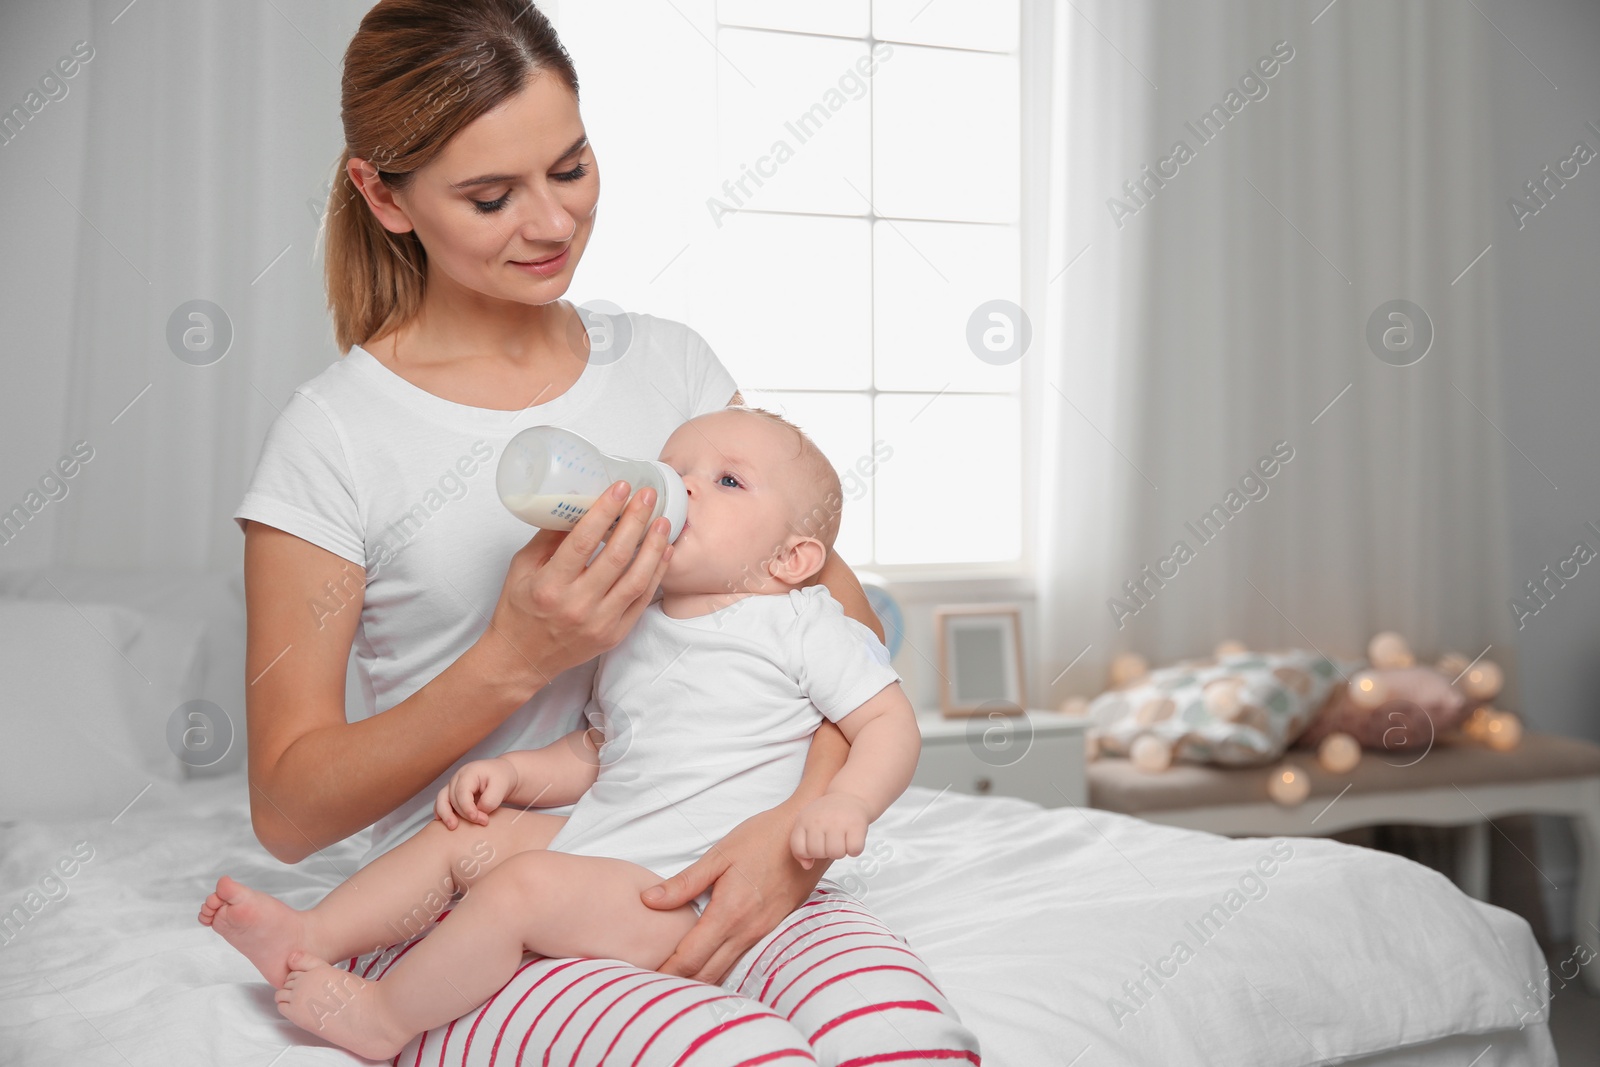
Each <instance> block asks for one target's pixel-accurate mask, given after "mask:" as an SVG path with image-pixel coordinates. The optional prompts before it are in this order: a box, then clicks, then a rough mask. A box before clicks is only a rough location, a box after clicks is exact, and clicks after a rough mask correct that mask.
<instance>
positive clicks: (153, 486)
mask: <svg viewBox="0 0 1600 1067" xmlns="http://www.w3.org/2000/svg"><path fill="white" fill-rule="evenodd" d="M118 9H121V12H120V14H119V13H118ZM359 14H360V13H359V12H357V11H355V10H354V9H353V8H345V9H340V10H334V9H332V8H326V9H322V8H319V7H315V6H312V5H304V4H302V5H294V4H285V5H281V6H280V7H275V6H274V5H271V4H213V3H205V2H202V0H169V2H163V3H159V4H150V3H138V4H134V5H131V6H128V7H126V8H125V9H123V8H122V5H120V4H112V5H103V4H97V5H95V7H94V8H93V10H92V17H90V18H89V19H88V20H87V21H89V22H90V29H89V40H90V42H91V44H92V45H93V47H94V48H95V58H94V59H93V61H92V62H91V63H90V64H89V65H88V66H87V68H86V70H85V71H84V74H85V75H86V76H87V77H88V78H90V79H92V83H91V84H90V85H89V86H86V89H87V90H88V91H86V92H84V94H83V99H82V100H81V101H74V100H72V99H70V98H69V99H68V100H67V101H65V103H79V104H81V105H82V106H84V107H86V108H87V112H88V113H87V118H86V124H87V125H86V130H85V137H84V139H83V141H82V144H81V146H79V151H80V152H81V155H80V156H79V157H78V158H77V159H71V158H58V159H54V160H51V161H49V162H50V166H51V168H52V169H57V170H66V169H68V168H75V169H76V170H77V175H76V176H75V181H76V187H77V189H78V190H79V192H78V195H77V197H76V202H75V203H74V204H73V207H74V209H75V210H76V212H77V214H76V215H74V216H72V217H73V219H74V221H76V222H77V223H78V225H76V227H75V240H76V241H77V245H78V250H79V254H78V256H77V264H78V266H77V270H76V276H75V279H74V282H73V285H74V298H73V304H72V306H73V309H74V314H73V316H72V319H71V321H70V322H68V323H67V324H65V330H66V332H67V333H68V336H69V339H68V340H67V342H66V349H67V368H66V373H67V385H66V415H65V422H66V426H67V433H68V439H69V440H78V439H83V440H87V441H88V442H90V444H91V445H92V446H93V447H94V449H95V458H94V459H93V461H92V463H91V465H90V467H89V468H88V469H87V470H86V472H85V475H84V476H83V477H82V478H81V479H80V481H81V482H82V484H81V486H79V487H77V488H76V490H75V491H76V492H78V493H80V494H81V495H80V496H79V498H78V499H77V500H76V501H74V502H72V503H73V506H71V507H64V508H62V510H61V514H60V517H59V519H58V526H57V534H56V539H55V540H56V544H55V559H54V562H55V563H57V564H60V565H66V566H84V567H115V568H140V569H169V568H170V569H177V570H201V569H212V570H228V569H234V568H237V566H238V559H239V553H240V551H241V545H242V539H241V538H240V536H239V532H238V530H237V528H236V527H235V526H234V524H233V522H232V521H231V520H230V519H229V518H228V516H229V515H231V514H232V512H233V507H234V505H236V504H237V503H238V501H239V498H240V497H241V496H242V495H243V488H244V483H245V480H246V479H247V478H248V476H249V473H250V470H251V469H252V468H253V466H254V462H255V457H256V451H257V449H258V447H259V445H260V442H261V439H262V436H263V434H264V433H265V430H266V426H267V424H268V423H269V422H270V421H271V420H272V418H273V417H274V416H275V414H276V406H277V405H281V404H282V403H283V401H284V400H285V399H286V398H287V396H288V395H289V391H290V390H291V389H292V388H293V387H294V385H295V384H297V383H298V382H300V381H302V380H304V379H305V378H308V377H310V376H311V375H313V374H315V373H316V372H317V371H318V370H320V369H321V368H322V367H324V366H326V365H327V363H328V361H329V360H330V359H331V358H332V356H333V355H334V350H333V347H332V343H331V331H330V329H329V327H328V323H327V317H326V314H325V312H324V311H323V298H322V286H321V260H320V257H319V256H318V255H317V254H316V253H317V249H316V240H317V230H318V226H319V217H318V212H320V210H321V205H320V201H323V200H325V196H326V194H325V191H324V190H325V186H324V184H323V183H324V182H326V181H327V178H328V176H329V173H328V172H330V171H331V168H332V164H333V161H334V160H335V158H336V157H337V153H338V148H339V145H340V143H341V138H340V132H339V126H338V109H337V106H336V104H334V105H330V101H334V102H336V101H337V100H338V92H339V88H338V86H339V72H338V68H337V65H336V64H337V60H338V52H336V51H334V52H330V51H329V50H328V48H327V47H326V46H323V47H322V48H321V49H320V50H319V48H318V47H317V46H316V45H314V44H312V41H338V40H343V39H347V37H348V34H349V32H350V29H353V25H354V22H353V20H354V19H357V18H359ZM290 18H293V20H294V21H293V22H291V21H289V20H290ZM342 22H349V23H350V28H347V29H345V30H344V36H343V37H341V36H340V35H339V32H338V25H337V24H339V23H342ZM307 116H315V117H316V118H315V120H314V121H308V120H307ZM197 300H203V301H207V302H209V304H211V305H214V308H215V309H220V310H212V309H208V308H195V307H192V306H191V302H192V301H197ZM191 311H193V312H194V313H197V314H201V315H203V316H204V318H202V319H196V318H191V317H190V315H191ZM174 324H175V325H176V337H177V340H176V342H174V341H173V340H171V339H170V338H169V331H171V330H172V329H173V326H174ZM190 331H193V332H190ZM186 332H187V333H188V342H187V347H186V346H185V342H184V340H183V337H184V334H185V333H186ZM230 335H231V336H230ZM174 343H176V346H177V347H176V349H175V348H174ZM178 350H182V351H183V352H185V353H186V355H187V357H188V358H187V361H186V360H185V359H184V358H180V357H179V356H178V355H177V354H176V352H177V351H178Z"/></svg>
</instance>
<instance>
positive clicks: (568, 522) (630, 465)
mask: <svg viewBox="0 0 1600 1067" xmlns="http://www.w3.org/2000/svg"><path fill="white" fill-rule="evenodd" d="M618 481H625V482H627V483H628V487H629V489H630V490H631V491H632V492H635V493H637V492H638V491H639V490H641V489H643V488H644V487H645V486H649V487H651V488H652V489H654V490H655V491H656V506H655V510H654V511H652V512H651V513H650V522H655V521H656V519H657V518H659V517H660V516H662V515H665V516H666V517H667V519H668V521H669V522H671V523H672V528H671V529H670V530H668V531H667V540H668V541H669V542H671V541H676V540H677V539H678V534H679V533H680V532H681V531H682V530H683V520H684V515H685V513H686V510H687V508H688V504H689V492H688V490H687V489H685V488H684V486H683V479H682V478H679V477H678V472H677V471H675V470H673V469H672V468H671V467H669V466H667V465H666V464H665V463H661V462H658V461H656V460H653V459H620V458H618V457H616V456H608V455H606V454H605V453H604V452H601V451H600V450H599V449H598V448H596V447H595V446H594V445H592V444H590V443H589V442H588V441H586V440H585V439H584V438H582V437H580V436H578V435H577V434H575V433H573V432H572V431H571V430H563V429H561V428H560V427H557V426H530V427H528V428H527V429H526V430H523V431H522V432H521V433H518V434H517V435H516V436H515V437H513V438H512V439H511V440H510V441H509V442H508V443H507V444H506V448H505V451H504V452H502V453H501V454H500V466H499V469H498V470H497V471H496V472H495V488H496V490H498V491H499V493H500V499H501V501H502V502H503V503H504V504H505V506H506V507H507V508H509V509H510V510H511V513H512V514H513V515H515V516H516V517H517V518H519V519H521V520H522V521H523V522H525V523H528V524H529V525H530V526H538V527H540V528H542V529H545V530H570V529H572V528H573V526H575V525H577V522H578V520H579V519H581V518H583V517H584V515H586V514H587V513H588V511H589V508H590V507H592V506H593V505H594V502H595V501H596V500H598V499H599V498H600V495H601V494H602V493H604V492H605V491H606V490H607V489H608V488H610V487H611V484H612V483H613V482H618Z"/></svg>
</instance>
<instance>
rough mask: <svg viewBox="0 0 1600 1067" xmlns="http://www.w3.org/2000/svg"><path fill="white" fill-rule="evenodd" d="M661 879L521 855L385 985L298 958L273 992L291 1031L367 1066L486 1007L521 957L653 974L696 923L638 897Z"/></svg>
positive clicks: (614, 867) (576, 860) (614, 865)
mask: <svg viewBox="0 0 1600 1067" xmlns="http://www.w3.org/2000/svg"><path fill="white" fill-rule="evenodd" d="M658 881H660V879H659V878H658V877H657V876H656V875H655V874H654V873H652V872H651V871H648V870H646V869H645V868H643V867H641V866H639V865H638V864H634V863H629V862H627V861H625V860H617V859H606V858H602V857H595V856H572V855H568V854H566V853H562V852H538V851H535V852H523V853H518V854H517V855H514V856H510V857H508V858H507V859H506V860H505V861H504V862H503V863H501V864H500V865H499V866H498V867H496V868H495V870H494V871H493V873H491V874H488V875H486V876H485V877H483V878H482V879H481V880H480V881H479V882H478V883H477V885H476V886H474V887H473V890H472V892H470V893H468V894H467V896H466V898H465V899H463V900H462V901H461V903H460V904H458V905H457V906H456V907H455V909H454V910H452V911H451V912H450V914H449V915H448V916H447V917H446V918H445V920H444V921H443V922H441V923H440V924H439V926H438V929H436V930H434V932H433V933H431V934H429V935H428V936H427V937H425V938H423V939H422V940H421V941H419V942H417V944H416V945H415V946H414V947H413V948H412V949H411V950H410V951H409V952H407V953H406V955H405V956H404V957H403V958H402V959H401V960H400V961H399V962H398V963H396V964H395V965H394V966H393V967H392V968H391V969H390V971H389V973H388V974H386V975H385V976H384V978H383V979H382V980H381V981H366V980H363V979H361V978H359V977H357V976H355V975H352V974H349V973H347V972H345V971H342V970H339V969H338V968H335V967H332V966H330V965H328V964H327V963H326V962H325V961H323V960H320V959H313V958H309V957H308V956H306V955H305V954H298V955H297V956H294V957H291V959H290V966H291V971H290V974H289V977H288V980H287V982H286V983H285V986H284V988H283V989H282V990H281V991H279V993H278V994H277V1001H278V1010H279V1011H280V1012H282V1013H283V1014H284V1016H286V1017H287V1018H288V1019H290V1020H291V1021H292V1022H294V1023H296V1024H297V1025H299V1026H301V1027H303V1028H305V1029H306V1030H309V1031H311V1032H312V1033H316V1034H320V1035H321V1036H323V1037H325V1038H327V1039H328V1040H330V1041H333V1042H334V1043H335V1044H338V1045H341V1046H343V1047H344V1048H347V1049H350V1050H351V1051H353V1052H357V1053H360V1054H361V1055H364V1056H368V1057H371V1058H374V1059H384V1058H387V1057H390V1056H393V1055H394V1054H395V1053H396V1052H398V1051H399V1050H400V1049H401V1048H403V1047H404V1046H405V1044H406V1042H407V1041H409V1040H410V1039H411V1038H412V1037H414V1036H415V1035H416V1034H419V1033H421V1032H422V1031H424V1030H429V1029H432V1028H433V1027H436V1026H441V1025H443V1024H445V1023H447V1022H449V1021H450V1020H452V1019H457V1018H460V1017H461V1016H462V1015H463V1014H465V1013H466V1012H468V1011H470V1010H471V1009H473V1008H475V1007H477V1006H478V1005H480V1004H482V1003H483V1002H484V1001H486V1000H488V999H489V998H490V997H491V996H493V995H494V993H495V992H496V991H497V990H499V989H500V988H501V987H502V986H504V985H505V984H506V982H507V981H509V980H510V978H511V976H512V975H513V974H515V973H516V971H517V968H518V967H519V966H520V965H521V963H522V956H523V953H524V951H531V952H535V953H538V954H540V955H544V956H555V957H566V956H591V957H599V958H603V959H617V960H622V961H623V962H626V963H631V964H634V965H635V966H638V967H644V968H648V969H652V970H653V969H655V968H656V967H659V966H660V965H661V964H662V962H664V961H665V960H666V958H667V957H668V956H669V955H671V954H672V951H673V949H674V948H675V947H676V946H677V944H678V942H679V941H680V940H682V939H683V936H684V935H685V934H687V933H688V932H689V929H690V927H692V926H693V925H694V923H695V919H696V916H695V912H694V909H693V908H691V907H689V906H687V905H685V906H684V907H681V908H678V909H676V910H674V911H667V912H661V911H653V910H651V909H650V908H647V907H645V906H644V904H643V903H642V902H641V901H640V900H639V893H640V891H641V890H643V889H644V888H645V887H647V886H650V885H654V884H655V883H656V882H658Z"/></svg>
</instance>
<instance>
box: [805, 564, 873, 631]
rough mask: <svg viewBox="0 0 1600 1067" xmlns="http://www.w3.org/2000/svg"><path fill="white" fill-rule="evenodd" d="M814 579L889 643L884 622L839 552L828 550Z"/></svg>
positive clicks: (848, 612)
mask: <svg viewBox="0 0 1600 1067" xmlns="http://www.w3.org/2000/svg"><path fill="white" fill-rule="evenodd" d="M812 581H814V582H821V583H822V584H823V585H825V586H827V587H828V593H829V594H830V595H831V596H832V597H833V599H835V600H837V601H838V602H839V606H840V607H842V608H844V613H845V614H846V615H848V616H850V617H851V618H852V619H854V620H856V621H857V622H859V623H861V624H862V625H863V626H865V627H867V629H869V630H871V631H872V632H873V633H875V634H877V635H878V640H879V641H883V642H884V643H885V644H887V643H888V641H887V639H886V638H885V637H884V634H883V624H882V623H881V622H879V621H878V613H877V612H875V611H873V610H872V605H871V604H870V603H869V602H868V601H867V594H866V593H865V592H864V591H863V590H862V588H861V583H860V582H859V581H857V580H856V574H855V571H852V570H851V569H850V564H848V563H846V562H845V561H844V560H842V559H840V558H839V554H838V553H836V552H834V551H833V550H832V549H831V548H830V549H829V550H828V558H827V559H826V560H825V561H823V564H822V569H821V570H820V571H818V572H817V573H816V576H815V577H814V578H813V579H812Z"/></svg>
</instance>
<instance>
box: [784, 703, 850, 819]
mask: <svg viewBox="0 0 1600 1067" xmlns="http://www.w3.org/2000/svg"><path fill="white" fill-rule="evenodd" d="M849 758H850V742H848V741H846V740H845V739H844V733H843V731H841V730H840V729H839V728H838V727H837V726H835V725H834V724H833V723H831V722H824V723H823V724H822V725H821V726H819V727H817V732H816V733H815V734H812V735H811V748H810V750H809V751H808V752H807V753H806V766H805V770H803V771H802V772H801V774H800V785H799V787H798V788H796V789H795V791H794V795H793V796H791V797H790V798H789V803H791V804H794V805H797V806H800V805H805V804H809V803H810V802H811V801H813V800H815V799H817V798H818V797H820V796H821V795H822V794H824V793H826V792H827V791H828V786H829V785H830V784H831V783H832V782H833V776H834V775H836V774H838V773H839V768H841V767H843V766H844V763H845V760H847V759H849Z"/></svg>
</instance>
